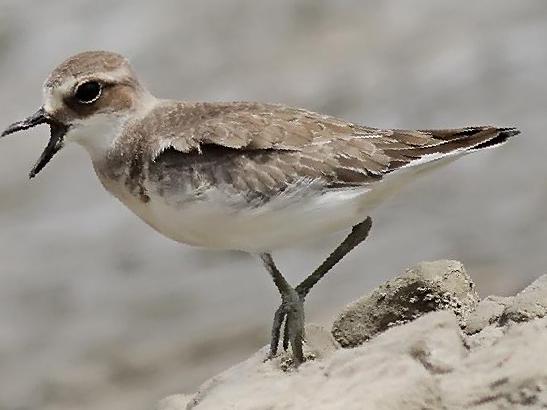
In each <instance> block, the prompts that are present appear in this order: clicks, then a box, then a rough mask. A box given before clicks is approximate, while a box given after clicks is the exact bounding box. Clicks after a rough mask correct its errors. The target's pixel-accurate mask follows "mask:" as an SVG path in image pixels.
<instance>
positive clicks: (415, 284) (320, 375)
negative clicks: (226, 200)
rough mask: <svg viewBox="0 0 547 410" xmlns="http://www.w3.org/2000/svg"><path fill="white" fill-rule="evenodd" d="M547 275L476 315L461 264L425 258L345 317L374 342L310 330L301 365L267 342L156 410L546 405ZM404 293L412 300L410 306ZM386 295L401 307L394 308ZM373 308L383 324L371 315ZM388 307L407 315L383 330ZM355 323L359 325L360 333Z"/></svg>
mask: <svg viewBox="0 0 547 410" xmlns="http://www.w3.org/2000/svg"><path fill="white" fill-rule="evenodd" d="M546 281H547V280H546V279H545V277H542V278H540V279H538V280H537V281H535V282H534V283H533V284H532V285H530V286H529V287H527V288H526V289H525V290H524V291H522V292H521V293H519V294H518V295H517V296H515V297H512V298H501V297H496V296H492V297H488V298H486V299H485V300H483V301H482V302H480V303H479V304H478V305H477V306H476V310H475V311H473V312H471V311H470V310H471V309H472V307H473V306H474V305H476V301H477V295H476V292H475V289H474V287H473V286H472V285H471V284H470V283H471V282H470V280H469V279H468V277H467V275H466V274H465V271H464V270H463V266H462V265H461V264H460V263H459V262H454V261H440V262H430V263H422V264H420V265H418V267H416V268H414V269H411V270H409V271H407V272H406V273H405V274H403V275H402V276H401V277H399V278H397V279H395V280H393V281H390V282H388V283H386V284H385V285H382V286H381V287H379V288H378V289H377V290H375V291H374V292H372V294H371V295H369V296H367V297H365V298H363V299H361V300H360V301H358V302H356V303H354V304H352V306H350V308H348V309H347V310H346V311H345V312H344V314H342V315H341V317H340V318H339V319H338V322H340V321H341V319H345V320H346V321H342V324H343V329H346V330H348V329H349V330H348V332H347V333H346V334H347V335H349V336H350V337H349V338H348V339H347V340H350V341H351V343H350V344H348V345H350V346H354V344H353V343H354V342H355V341H357V340H361V341H363V340H367V341H366V343H362V344H360V345H358V346H356V347H353V348H351V349H341V348H339V346H338V345H337V344H336V343H335V342H334V340H333V338H332V336H331V335H330V332H328V331H327V330H325V329H324V328H322V327H319V326H309V327H307V328H306V332H307V339H308V340H307V344H306V350H305V351H306V357H308V358H309V360H307V361H306V362H305V363H304V364H302V365H301V366H300V367H299V368H298V369H297V370H295V369H294V368H293V367H291V366H290V365H287V363H288V362H287V361H288V360H289V359H288V355H287V354H286V353H285V354H281V355H280V356H279V357H276V358H274V359H273V360H269V361H265V360H264V359H265V357H266V355H267V352H268V348H267V347H264V348H263V349H262V350H260V351H259V352H257V353H256V354H255V355H254V356H252V357H251V358H249V359H247V360H246V361H244V362H242V363H240V364H238V365H236V366H234V367H232V368H231V369H228V370H226V371H224V372H223V373H221V374H219V375H217V376H215V377H213V378H211V379H210V380H209V381H207V382H205V383H204V384H203V385H202V386H201V387H200V388H199V391H198V392H197V393H195V394H194V395H175V396H170V397H168V398H166V399H164V400H162V401H161V402H160V403H159V404H158V406H157V407H156V410H183V409H184V410H190V409H194V408H196V409H199V410H208V409H215V410H217V409H221V410H222V409H238V410H251V409H252V410H290V409H295V410H296V409H303V408H312V409H317V410H327V409H329V410H330V409H344V410H346V409H349V410H352V409H355V410H357V409H368V410H395V409H405V410H418V409H420V410H426V409H427V410H436V409H443V410H461V409H470V410H496V409H527V410H539V409H545V408H547V317H541V316H542V315H544V312H545V310H544V309H545V302H546V300H545V284H546ZM382 295H383V296H382ZM405 297H406V298H409V299H412V300H409V301H407V303H406V304H405ZM374 301H376V302H377V303H378V306H377V310H378V311H375V309H374V306H373V303H374ZM387 301H391V303H393V304H394V305H395V306H394V307H393V309H392V310H391V311H390V310H389V306H387V305H386V304H387V303H388V302H387ZM352 307H353V308H354V310H352ZM355 307H357V308H355ZM403 308H405V309H406V310H405V309H403ZM430 308H431V309H437V310H438V311H434V312H427V310H428V309H430ZM348 312H349V313H348ZM366 312H368V313H369V314H371V315H373V317H374V319H375V320H377V321H379V322H377V323H375V322H374V320H370V321H363V318H365V316H364V315H365V313H366ZM388 313H391V314H393V315H395V314H398V315H399V316H394V317H396V318H399V319H397V320H395V321H394V322H390V323H395V324H394V325H389V326H384V328H382V327H381V326H380V325H379V323H380V324H385V323H386V320H387V319H386V318H389V315H388ZM352 315H353V316H352ZM351 317H353V318H354V319H355V320H354V321H353V322H350V321H349V320H348V319H349V318H351ZM392 317H393V316H392ZM414 317H418V318H417V319H415V320H412V318H414ZM382 318H383V319H382ZM401 318H402V319H401ZM465 320H467V323H465ZM351 323H353V325H354V326H355V327H357V328H358V329H359V331H354V332H353V333H352V332H351V328H350V324H351ZM338 328H339V329H341V328H342V327H341V326H340V325H339V326H338ZM462 329H464V330H465V332H464V331H462ZM365 331H366V332H367V333H364V332H365ZM359 332H361V333H359ZM364 335H365V336H366V338H365V337H364Z"/></svg>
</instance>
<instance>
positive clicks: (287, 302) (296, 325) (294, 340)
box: [260, 253, 304, 365]
mask: <svg viewBox="0 0 547 410" xmlns="http://www.w3.org/2000/svg"><path fill="white" fill-rule="evenodd" d="M260 258H261V259H262V262H264V266H265V267H266V269H267V270H268V272H269V273H270V275H271V276H272V278H273V281H274V283H275V286H277V289H278V290H279V293H280V294H281V305H280V306H279V308H277V310H276V311H275V314H274V320H273V326H272V340H271V342H270V353H269V355H268V357H269V358H273V357H274V356H275V355H276V354H277V347H278V345H279V336H280V333H281V326H282V325H283V321H285V334H284V337H283V347H284V348H285V349H286V348H287V347H288V344H289V342H290V344H291V347H292V352H293V356H294V362H295V364H296V365H298V364H300V363H302V362H303V361H304V353H303V350H302V342H303V339H304V299H302V298H301V297H300V295H299V294H298V293H297V292H296V290H295V289H294V288H293V287H292V286H291V285H289V283H288V282H287V280H286V279H285V278H284V277H283V275H282V274H281V272H280V271H279V269H277V266H275V263H274V261H273V258H272V255H270V254H269V253H262V254H261V255H260Z"/></svg>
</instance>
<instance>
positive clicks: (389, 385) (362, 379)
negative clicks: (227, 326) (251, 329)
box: [157, 312, 465, 410]
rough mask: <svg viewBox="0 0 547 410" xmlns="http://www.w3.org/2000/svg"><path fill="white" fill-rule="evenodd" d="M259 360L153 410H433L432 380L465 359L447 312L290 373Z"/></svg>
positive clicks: (435, 394) (436, 394) (260, 357)
mask: <svg viewBox="0 0 547 410" xmlns="http://www.w3.org/2000/svg"><path fill="white" fill-rule="evenodd" d="M266 352H267V349H266V348H264V349H263V350H261V351H260V352H259V353H258V354H256V355H254V356H253V357H251V358H250V359H248V360H246V361H244V362H243V363H240V364H239V365H236V366H235V367H233V368H231V369H229V370H227V371H225V372H223V373H222V374H220V375H218V376H216V377H214V378H213V379H211V380H210V381H208V382H207V383H205V384H204V385H202V387H201V388H200V389H199V392H198V393H197V394H196V395H195V396H194V397H193V398H192V399H191V400H190V401H187V402H184V400H183V401H181V402H180V405H179V407H176V406H175V407H173V402H172V401H168V402H166V403H165V407H161V406H159V407H158V408H157V410H182V409H193V408H196V409H200V410H207V409H215V410H217V409H242V410H243V409H254V410H266V409H303V408H309V409H317V410H322V409H325V410H326V409H348V410H351V409H356V410H357V409H363V408H367V409H368V408H374V409H386V410H387V409H399V408H404V409H408V410H414V409H415V410H418V409H424V408H426V409H427V408H429V409H434V408H437V406H438V404H439V387H438V384H437V382H436V380H435V375H436V374H443V373H446V372H447V371H451V370H452V369H454V366H455V365H456V364H457V363H458V362H459V361H460V360H461V359H462V358H463V357H464V356H465V348H464V346H463V341H462V338H461V334H460V329H459V326H458V322H457V320H456V318H455V316H454V314H452V313H450V312H432V313H430V314H428V315H427V316H424V317H423V318H420V319H418V320H416V321H414V322H412V323H410V324H408V325H407V326H402V327H396V328H393V329H390V330H388V331H386V332H385V333H384V334H382V335H380V336H379V337H377V338H375V339H374V340H372V341H371V342H370V343H367V344H366V345H364V346H360V347H358V348H355V349H351V350H347V349H346V350H343V349H342V350H337V351H336V353H335V354H332V355H330V356H328V358H327V359H326V360H324V361H309V362H306V363H304V364H303V365H302V366H301V367H300V368H299V369H298V371H293V372H290V373H286V372H284V371H283V370H281V369H280V360H279V358H276V359H274V360H272V361H269V362H264V357H265V355H266ZM365 369H366V371H365ZM386 381H388V382H386ZM380 387H381V388H380ZM174 400H175V401H177V400H179V399H178V398H177V397H176V396H175V399H174ZM378 403H382V404H381V405H380V406H379V405H378ZM170 406H171V407H170ZM186 406H187V407H186Z"/></svg>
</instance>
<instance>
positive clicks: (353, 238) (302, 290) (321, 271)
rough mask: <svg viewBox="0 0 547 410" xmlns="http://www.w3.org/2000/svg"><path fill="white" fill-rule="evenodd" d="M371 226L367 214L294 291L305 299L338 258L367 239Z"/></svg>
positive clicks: (338, 260) (370, 220)
mask: <svg viewBox="0 0 547 410" xmlns="http://www.w3.org/2000/svg"><path fill="white" fill-rule="evenodd" d="M371 227H372V218H371V217H370V216H367V219H365V220H364V221H363V222H360V223H358V224H357V225H354V226H353V228H352V229H351V232H350V233H349V234H348V236H346V239H344V240H343V241H342V243H340V245H338V246H337V247H336V249H335V250H334V251H332V253H331V254H330V255H329V256H328V257H327V259H325V260H324V261H323V263H322V264H321V265H319V267H318V268H317V269H316V270H314V271H313V272H312V273H311V274H310V275H309V276H308V277H307V278H306V279H304V280H303V281H302V282H300V284H299V285H298V286H297V287H296V288H295V290H296V292H298V294H299V295H300V297H301V298H302V299H305V298H306V296H307V295H308V293H309V292H310V290H311V288H313V287H314V286H315V284H316V283H317V282H319V281H320V280H321V279H322V278H323V277H324V276H325V275H326V274H327V272H328V271H330V270H331V269H332V268H333V266H334V265H336V264H337V263H338V262H340V260H341V259H342V258H343V257H344V256H346V255H347V254H348V253H350V252H351V251H352V250H353V248H355V247H356V246H357V245H359V244H360V243H361V242H363V241H364V240H365V239H367V236H368V233H369V232H370V228H371Z"/></svg>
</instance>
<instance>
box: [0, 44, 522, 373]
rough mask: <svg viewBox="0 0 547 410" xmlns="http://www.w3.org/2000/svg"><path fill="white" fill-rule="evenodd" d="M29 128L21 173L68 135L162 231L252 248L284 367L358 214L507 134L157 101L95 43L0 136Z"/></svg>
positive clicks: (249, 105)
mask: <svg viewBox="0 0 547 410" xmlns="http://www.w3.org/2000/svg"><path fill="white" fill-rule="evenodd" d="M39 124H48V125H49V127H50V131H51V137H50V139H49V142H48V144H47V146H46V148H45V149H44V151H43V152H42V154H41V155H40V157H39V159H38V161H37V162H36V164H35V165H34V167H33V168H32V170H31V171H30V177H31V178H32V177H34V176H36V174H38V173H39V172H40V171H41V170H42V169H43V168H44V167H45V165H46V164H47V163H48V162H49V161H50V160H51V158H52V157H53V156H54V155H55V154H56V153H57V152H58V151H59V150H60V149H61V148H62V147H63V145H64V144H65V143H67V142H77V143H78V144H80V145H82V146H83V147H84V148H85V149H86V150H87V151H88V153H89V155H90V156H91V160H92V163H93V167H94V169H95V172H96V173H97V176H98V177H99V180H100V181H101V183H102V184H103V186H104V187H105V188H106V189H107V190H108V191H109V192H110V193H111V194H112V195H114V196H115V197H116V198H118V199H119V200H120V201H121V202H122V203H124V204H125V205H126V206H127V207H129V209H131V210H132V211H133V212H134V213H135V214H136V215H137V216H139V217H140V218H141V219H142V220H144V221H145V222H146V223H147V224H148V225H150V226H151V227H153V228H154V229H156V230H157V231H159V232H161V233H162V234H163V235H165V236H167V237H169V238H171V239H174V240H175V241H178V242H181V243H186V244H190V245H194V246H201V247H206V248H216V249H233V250H243V251H246V252H250V253H253V254H257V255H259V256H260V258H261V259H262V261H263V263H264V265H265V267H266V269H267V271H268V272H269V273H270V275H271V276H272V278H273V281H274V283H275V285H276V286H277V289H278V290H279V292H280V294H281V300H282V301H281V305H280V307H279V308H278V309H277V311H276V312H275V315H274V321H273V328H272V335H271V344H270V354H269V356H270V357H273V356H275V355H276V354H277V350H278V345H279V341H280V335H281V329H282V328H283V347H284V348H285V349H288V347H289V343H290V345H291V348H292V353H293V358H294V362H295V364H296V365H298V364H300V363H302V362H303V360H304V356H303V352H302V344H303V340H304V307H303V304H304V299H305V297H306V295H307V294H308V292H309V291H310V289H311V288H312V287H313V286H314V285H315V284H316V283H317V282H318V281H319V280H320V279H321V278H322V277H323V276H324V275H325V274H326V273H327V272H328V271H329V270H330V269H331V268H332V267H333V266H334V265H335V264H336V263H337V262H338V261H339V260H340V259H342V258H343V257H344V256H345V255H346V254H347V253H348V252H349V251H351V249H353V248H354V247H355V246H356V245H358V244H359V243H360V242H362V241H363V240H364V239H365V238H366V236H367V234H368V232H369V230H370V227H371V219H370V217H368V216H367V215H368V213H369V212H370V210H371V209H372V208H373V207H374V206H376V205H377V204H379V203H380V202H381V201H382V200H383V199H385V198H386V197H387V196H388V195H389V194H391V193H393V192H394V191H396V190H397V189H398V188H399V187H400V186H401V185H403V184H404V183H406V182H408V181H411V180H412V179H414V178H416V177H417V175H418V174H419V173H421V172H422V171H424V170H427V169H431V168H435V165H434V164H439V163H444V162H447V161H446V160H447V159H454V158H457V157H458V156H460V155H461V154H465V153H470V152H474V151H478V150H481V149H483V148H490V147H494V146H497V145H500V144H502V143H504V142H506V140H507V139H508V138H510V137H512V136H514V135H517V134H518V133H519V131H518V130H517V129H515V128H497V127H493V126H481V127H466V128H460V129H447V130H419V131H414V130H391V129H376V128H370V127H365V126H362V125H358V124H353V123H350V122H347V121H344V120H341V119H338V118H334V117H331V116H327V115H322V114H317V113H314V112H310V111H306V110H303V109H298V108H291V107H287V106H284V105H273V104H261V103H254V102H228V103H225V102H211V103H208V102H184V101H173V100H165V99H159V98H156V97H154V96H153V95H152V94H150V92H149V91H148V90H147V89H146V88H144V87H143V86H142V85H141V83H140V82H139V81H138V80H137V77H136V75H135V73H134V71H133V70H132V68H131V66H130V65H129V63H128V61H127V60H126V59H125V58H124V57H123V56H121V55H119V54H116V53H112V52H107V51H88V52H84V53H81V54H77V55H75V56H73V57H70V58H68V59H67V60H66V61H64V62H63V63H62V64H61V65H59V66H58V67H57V68H55V69H54V70H53V72H52V73H51V74H50V75H49V77H48V79H47V80H46V82H45V84H44V88H43V105H42V107H41V108H40V109H39V110H38V111H37V112H36V113H35V114H33V115H31V116H30V117H28V118H27V119H25V120H23V121H19V122H16V123H14V124H12V125H10V126H9V127H8V128H7V129H6V130H5V131H4V132H3V133H2V136H5V135H8V134H12V133H14V132H17V131H21V130H25V129H28V128H31V127H34V126H37V125H39ZM439 160H441V161H439ZM349 228H352V230H351V233H350V234H349V235H348V236H347V238H346V239H345V240H344V241H343V242H342V243H341V244H340V245H339V246H338V247H337V248H336V249H335V250H334V251H333V252H332V254H331V255H330V256H329V257H328V258H327V259H326V260H325V261H324V262H323V263H322V264H321V265H320V266H319V267H318V268H317V269H316V270H315V271H314V272H313V273H311V274H310V275H309V276H308V277H307V278H306V279H304V280H303V281H302V282H301V283H300V284H299V285H298V286H296V287H293V286H291V285H290V284H289V283H288V282H287V281H286V280H285V278H284V277H283V275H282V274H281V272H280V271H279V270H278V269H277V267H276V265H275V264H274V261H273V259H272V256H271V252H272V250H275V249H277V248H280V247H286V246H291V245H293V244H295V243H298V242H300V241H303V240H306V239H310V238H317V237H319V236H322V235H328V234H330V233H333V232H336V231H340V230H343V229H349ZM283 323H284V327H283Z"/></svg>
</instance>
